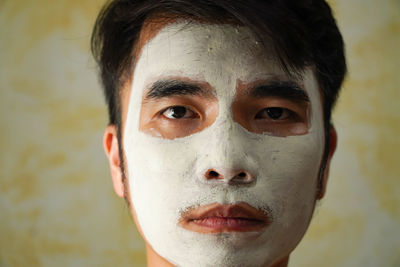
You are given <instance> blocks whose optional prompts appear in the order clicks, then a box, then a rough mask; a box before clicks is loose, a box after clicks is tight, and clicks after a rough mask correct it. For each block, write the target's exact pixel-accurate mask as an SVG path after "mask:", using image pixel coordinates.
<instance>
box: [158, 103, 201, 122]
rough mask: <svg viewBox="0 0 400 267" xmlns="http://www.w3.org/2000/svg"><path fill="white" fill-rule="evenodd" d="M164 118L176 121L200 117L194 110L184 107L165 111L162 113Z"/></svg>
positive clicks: (170, 108) (174, 107) (175, 107)
mask: <svg viewBox="0 0 400 267" xmlns="http://www.w3.org/2000/svg"><path fill="white" fill-rule="evenodd" d="M161 115H163V116H164V117H166V118H168V119H172V120H176V119H189V118H197V117H199V116H198V115H197V113H195V112H193V111H192V110H190V109H188V108H186V107H184V106H173V107H169V108H167V109H164V110H163V111H162V113H161Z"/></svg>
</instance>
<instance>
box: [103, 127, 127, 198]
mask: <svg viewBox="0 0 400 267" xmlns="http://www.w3.org/2000/svg"><path fill="white" fill-rule="evenodd" d="M118 142H119V141H118V136H117V127H116V126H115V125H108V126H107V128H106V130H105V131H104V136H103V148H104V152H105V153H106V155H107V158H108V163H109V164H110V171H111V178H112V182H113V186H114V191H115V193H116V194H117V195H118V196H119V197H124V183H123V176H122V170H121V167H120V162H121V159H120V156H119V155H120V154H119V146H118Z"/></svg>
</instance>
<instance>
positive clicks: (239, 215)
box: [182, 202, 269, 223]
mask: <svg viewBox="0 0 400 267" xmlns="http://www.w3.org/2000/svg"><path fill="white" fill-rule="evenodd" d="M213 217H220V218H235V219H247V220H256V221H260V222H264V223H268V222H269V216H268V214H266V213H265V212H264V211H262V210H259V209H256V208H254V207H252V206H250V205H249V204H247V203H245V202H240V203H237V204H229V205H222V204H219V203H212V204H208V205H205V206H200V207H197V208H190V209H189V210H187V211H186V212H184V213H183V214H182V220H183V221H186V222H188V221H195V220H203V219H206V218H213Z"/></svg>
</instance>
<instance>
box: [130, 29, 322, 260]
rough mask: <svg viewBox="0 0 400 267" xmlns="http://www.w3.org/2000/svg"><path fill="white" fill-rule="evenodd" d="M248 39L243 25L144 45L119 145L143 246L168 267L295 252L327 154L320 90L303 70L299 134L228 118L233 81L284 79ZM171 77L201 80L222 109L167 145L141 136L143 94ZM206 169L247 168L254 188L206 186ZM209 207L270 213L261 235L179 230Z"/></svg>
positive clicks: (167, 34) (162, 37)
mask: <svg viewBox="0 0 400 267" xmlns="http://www.w3.org/2000/svg"><path fill="white" fill-rule="evenodd" d="M253 40H254V37H253V35H252V34H251V33H250V31H249V30H248V29H247V28H244V27H236V26H232V25H206V24H200V23H192V24H190V25H189V26H188V25H187V24H185V23H182V22H180V23H174V24H171V25H168V26H166V27H165V28H163V29H162V30H161V31H160V32H159V33H158V34H157V35H156V36H155V37H154V38H153V39H152V40H150V41H149V42H148V43H147V44H146V45H145V46H144V47H143V50H142V52H141V56H140V58H139V60H138V62H137V65H136V67H135V72H134V77H133V84H132V88H131V93H130V101H129V106H128V115H127V119H126V123H125V129H124V144H123V147H124V151H125V154H126V158H127V168H128V173H129V183H130V193H131V199H132V202H133V206H134V208H135V210H136V214H137V219H138V221H139V224H140V226H141V228H142V231H143V233H144V236H145V238H146V239H147V241H148V242H149V244H150V245H151V246H152V247H153V249H154V250H155V251H156V252H157V253H158V254H159V255H160V256H162V257H163V258H165V259H167V260H168V261H169V262H171V263H173V264H175V265H178V266H185V267H186V266H262V265H263V264H266V266H268V265H270V264H272V263H273V262H274V261H276V260H277V259H280V258H282V257H284V256H285V255H287V254H288V253H289V252H290V251H292V250H293V249H294V247H295V246H296V245H297V244H298V242H299V241H300V239H301V238H302V236H303V234H304V232H305V231H306V229H307V227H308V224H309V221H310V219H311V216H312V212H313V209H314V204H315V196H316V188H317V180H318V178H317V176H318V173H319V168H320V164H321V159H322V155H323V148H324V130H323V118H322V114H323V113H322V107H321V101H320V94H319V91H318V85H317V82H316V80H315V77H314V75H313V73H312V71H311V70H306V71H305V74H304V76H303V84H304V87H305V88H306V92H307V94H308V96H309V98H310V102H311V110H310V116H311V117H310V128H309V130H308V132H307V133H306V134H304V135H296V136H288V137H277V136H271V135H267V134H256V133H251V132H249V131H247V130H246V129H244V128H243V127H242V126H241V125H240V124H238V123H237V122H235V121H234V119H233V115H232V101H233V99H234V96H235V88H236V86H237V81H238V79H240V80H241V81H245V82H251V81H254V80H257V79H266V78H268V77H271V75H272V76H285V77H286V76H287V75H286V74H285V73H284V71H282V70H281V69H280V68H279V65H278V64H277V63H276V61H274V60H273V57H271V56H270V55H268V54H266V52H263V50H262V49H261V47H259V45H258V44H257V43H256V42H255V41H253ZM171 76H173V77H176V76H181V77H188V78H190V79H193V80H201V81H206V82H208V83H209V84H210V85H211V86H212V87H213V88H214V89H215V91H216V96H217V99H218V105H219V113H218V117H217V119H216V121H215V122H214V123H213V124H212V125H211V126H209V127H208V128H205V129H204V130H202V131H200V132H198V133H195V134H192V135H190V136H186V137H183V138H176V139H174V140H169V139H163V138H160V137H154V136H150V135H149V134H146V133H143V132H141V131H139V117H140V107H141V102H142V96H143V92H144V90H145V88H146V86H148V83H149V81H152V82H154V81H155V79H158V78H160V77H161V78H168V77H171ZM213 168H214V169H218V168H234V169H243V170H248V171H249V172H250V173H253V174H255V176H256V179H257V180H256V183H255V185H254V186H251V187H247V186H243V187H232V186H229V185H228V184H227V183H219V184H217V185H216V184H210V183H207V182H206V181H205V178H204V173H205V171H206V170H208V169H213ZM215 202H218V203H221V204H233V203H238V202H247V203H248V204H250V205H251V206H253V207H256V208H259V209H263V210H268V211H270V215H271V216H272V222H271V224H270V225H269V226H268V227H266V228H265V230H264V231H263V232H261V233H249V232H231V233H219V234H200V233H197V232H192V231H188V230H186V229H183V228H182V227H180V226H179V225H178V221H179V219H180V215H181V214H180V213H181V212H182V211H185V210H186V209H187V208H188V207H194V206H199V205H206V204H210V203H215Z"/></svg>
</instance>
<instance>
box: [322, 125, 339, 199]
mask: <svg viewBox="0 0 400 267" xmlns="http://www.w3.org/2000/svg"><path fill="white" fill-rule="evenodd" d="M336 145H337V133H336V129H335V127H334V126H333V125H332V124H331V126H330V128H329V144H328V146H329V147H328V149H329V153H328V158H327V160H326V166H325V168H324V170H323V174H322V182H321V188H320V190H319V192H318V196H317V198H318V199H322V198H323V197H324V195H325V192H326V185H327V183H328V176H329V166H330V164H331V160H332V157H333V154H334V153H335V151H336Z"/></svg>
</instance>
